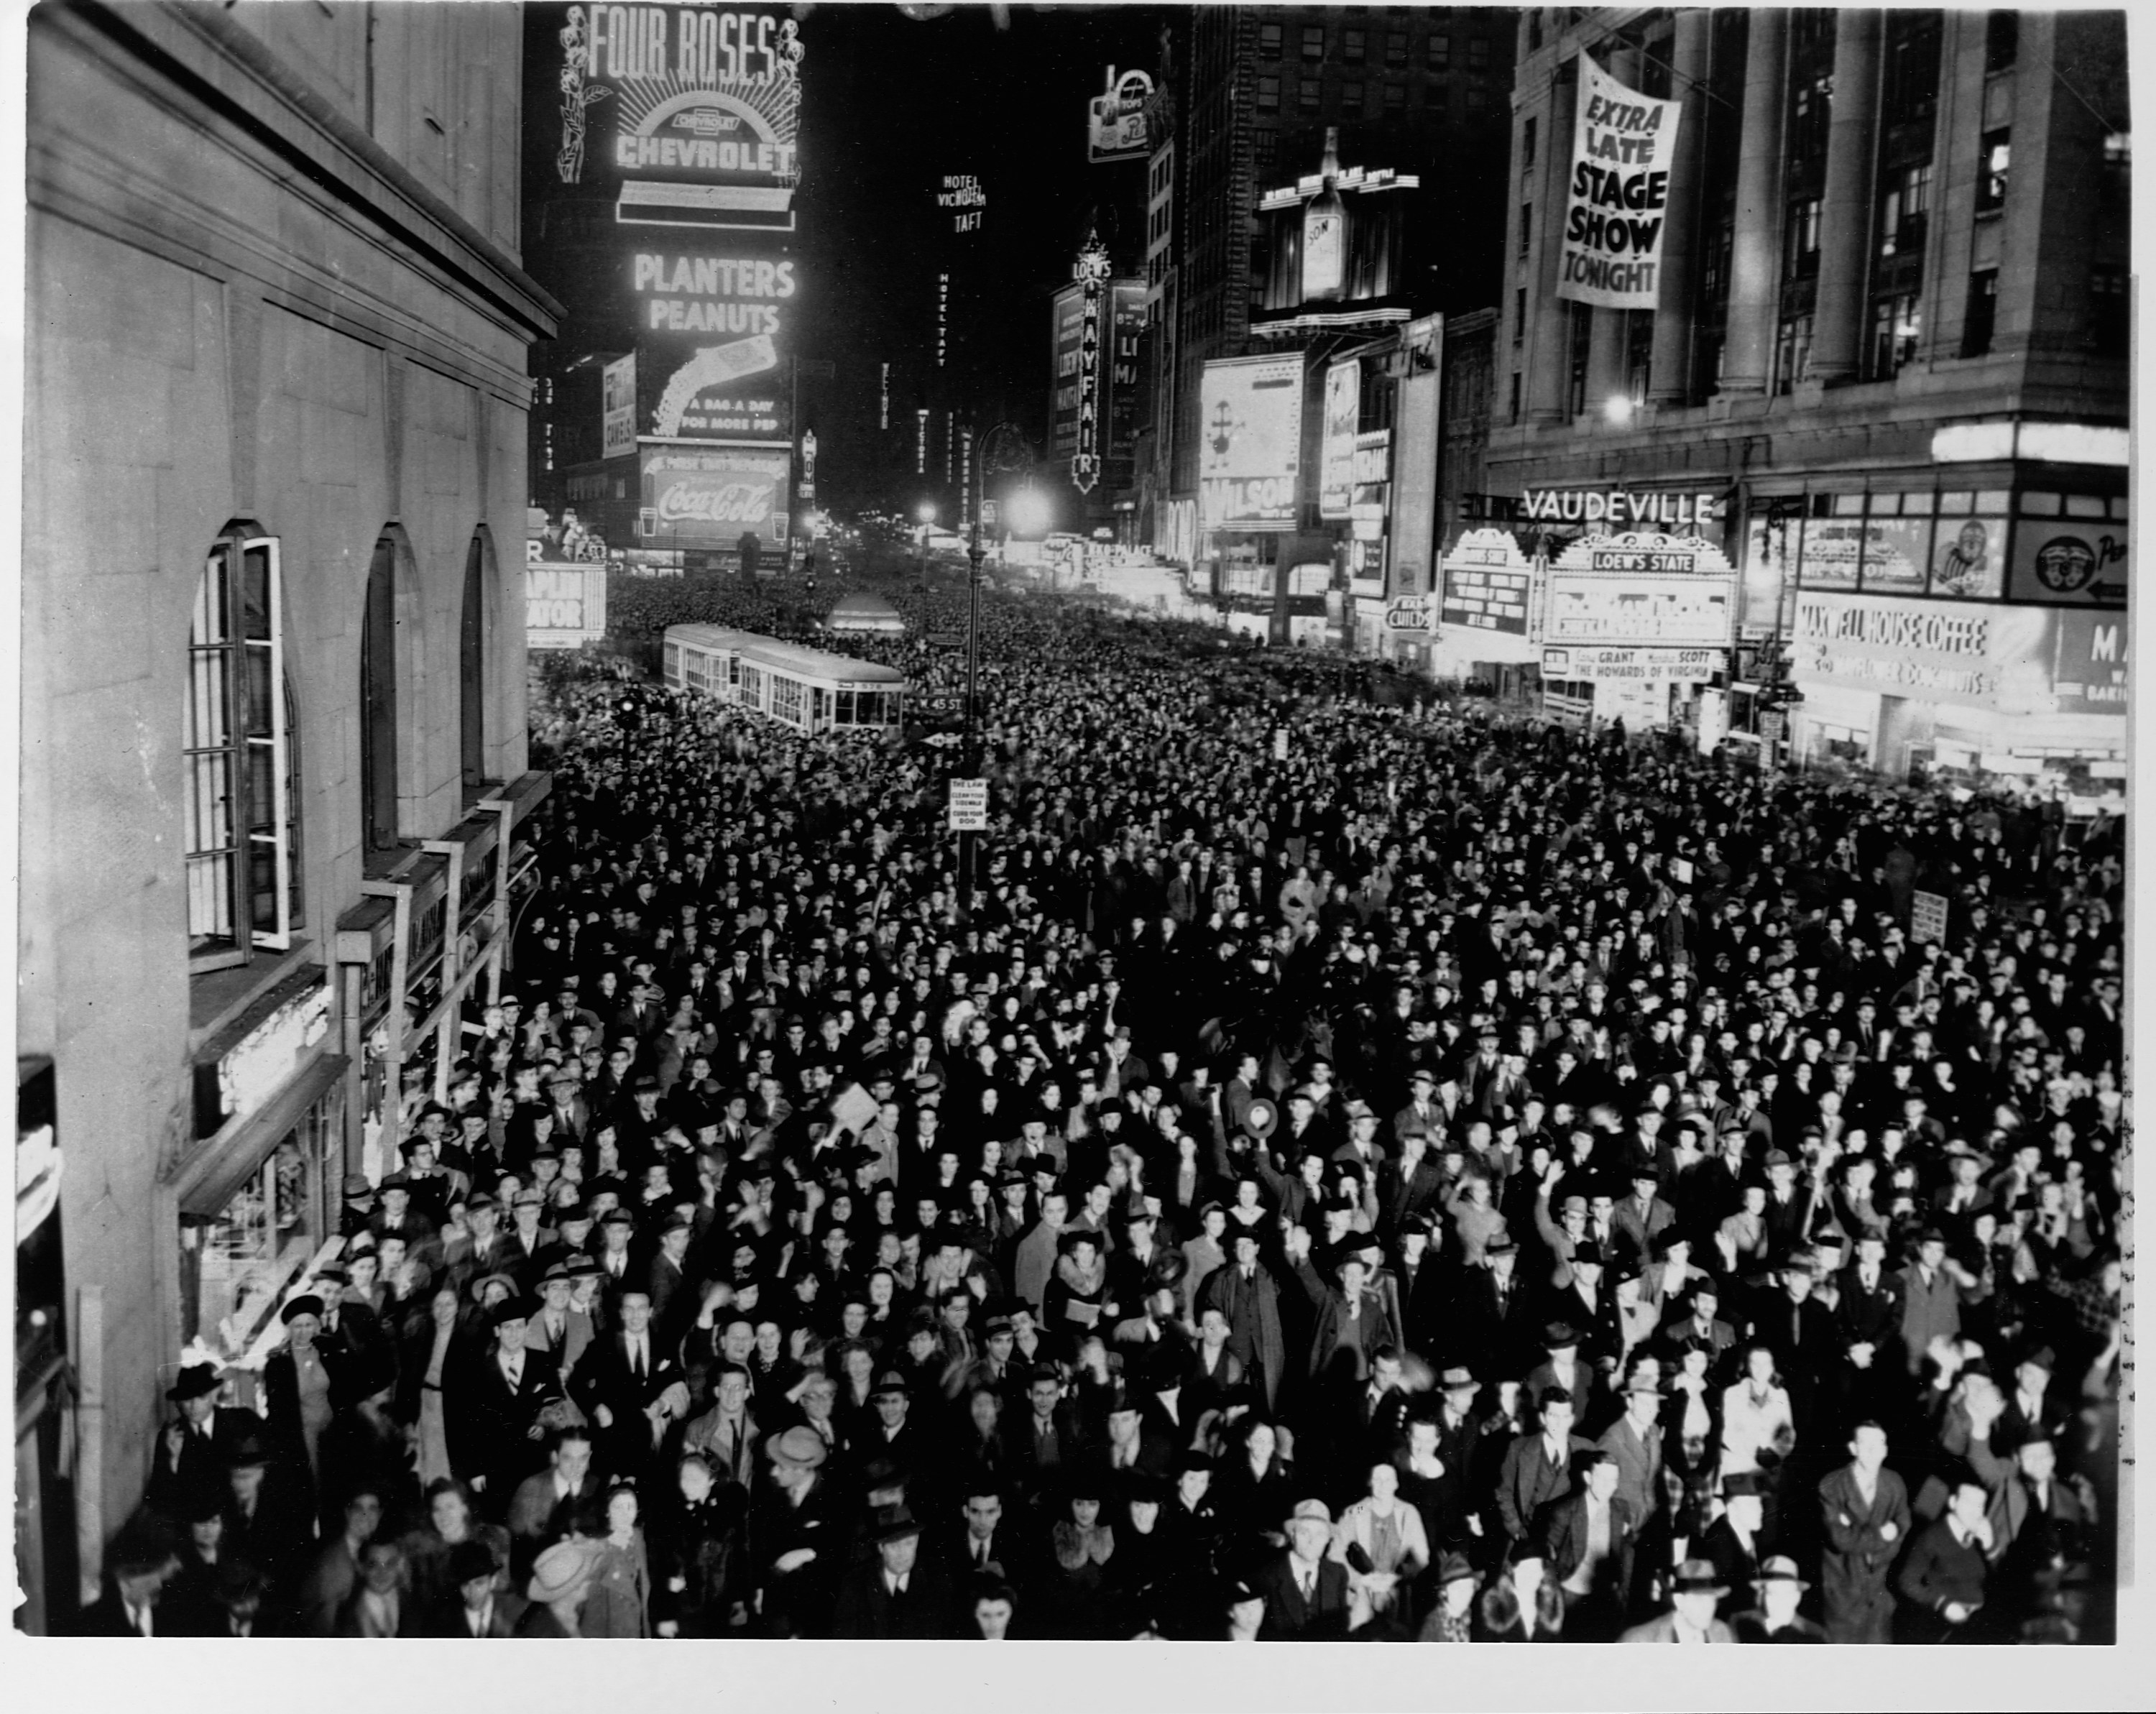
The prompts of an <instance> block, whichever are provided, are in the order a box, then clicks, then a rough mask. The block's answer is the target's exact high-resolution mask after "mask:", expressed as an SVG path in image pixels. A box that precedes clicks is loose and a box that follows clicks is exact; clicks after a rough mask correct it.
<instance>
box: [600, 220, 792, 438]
mask: <svg viewBox="0 0 2156 1714" xmlns="http://www.w3.org/2000/svg"><path fill="white" fill-rule="evenodd" d="M794 291H795V278H794V264H793V261H792V259H790V258H788V257H784V256H775V255H742V254H711V253H710V252H708V251H706V250H705V249H702V247H699V248H698V249H696V250H695V251H691V250H689V249H675V248H672V247H667V248H660V247H657V246H646V247H643V248H639V249H636V250H634V252H632V253H631V254H630V257H629V293H630V297H631V300H632V303H633V305H634V308H633V310H632V314H633V315H634V317H635V326H636V330H637V346H638V352H639V356H640V357H641V358H642V360H643V361H642V362H640V363H639V364H638V365H637V367H636V375H637V380H638V386H639V394H640V401H639V402H640V404H641V407H642V408H641V410H640V413H639V420H640V421H641V422H642V423H644V425H645V426H644V430H643V432H644V434H649V435H654V436H656V437H658V438H659V439H666V440H673V439H687V440H769V441H773V442H779V443H783V442H786V441H788V440H790V439H792V438H793V434H792V431H793V424H792V421H791V417H792V410H791V406H792V397H791V395H792V387H791V384H790V383H791V380H792V376H791V373H790V367H791V356H792V353H791V347H790V335H791V331H792V329H791V317H792V309H793V295H794Z"/></svg>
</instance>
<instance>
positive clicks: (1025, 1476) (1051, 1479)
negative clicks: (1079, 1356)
mask: <svg viewBox="0 0 2156 1714" xmlns="http://www.w3.org/2000/svg"><path fill="white" fill-rule="evenodd" d="M1003 1433H1004V1444H1005V1445H1006V1446H1007V1447H1008V1448H1009V1469H1010V1470H1011V1472H1012V1474H1013V1477H1014V1481H1016V1483H1017V1485H1018V1487H1019V1492H1020V1493H1021V1494H1022V1495H1023V1496H1024V1497H1026V1498H1027V1499H1029V1500H1033V1499H1038V1498H1039V1496H1040V1495H1041V1494H1042V1493H1043V1492H1045V1491H1046V1490H1047V1489H1048V1488H1050V1486H1052V1485H1053V1484H1054V1483H1055V1481H1056V1480H1057V1479H1058V1478H1059V1477H1060V1475H1062V1473H1063V1472H1064V1471H1065V1469H1066V1468H1068V1467H1069V1466H1071V1465H1075V1464H1076V1463H1077V1462H1078V1461H1079V1460H1081V1459H1082V1458H1083V1457H1084V1456H1085V1455H1086V1450H1087V1447H1088V1444H1089V1437H1088V1435H1087V1434H1086V1431H1085V1429H1084V1428H1083V1426H1082V1425H1081V1424H1080V1422H1079V1419H1078V1411H1077V1408H1076V1406H1075V1405H1074V1404H1070V1402H1069V1401H1067V1400H1066V1399H1065V1398H1064V1397H1063V1381H1062V1378H1061V1377H1060V1375H1058V1374H1057V1373H1056V1372H1055V1370H1054V1369H1053V1368H1039V1369H1035V1370H1034V1373H1033V1378H1031V1379H1030V1380H1029V1381H1028V1382H1027V1383H1026V1409H1024V1410H1023V1411H1012V1412H1010V1413H1009V1414H1006V1415H1005V1416H1004V1419H1003Z"/></svg>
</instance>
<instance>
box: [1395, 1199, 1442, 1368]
mask: <svg viewBox="0 0 2156 1714" xmlns="http://www.w3.org/2000/svg"><path fill="white" fill-rule="evenodd" d="M1430 1237H1431V1230H1430V1217H1429V1216H1428V1215H1427V1214H1409V1215H1408V1216H1407V1217H1406V1218H1405V1219H1404V1220H1403V1221H1402V1222H1401V1223H1400V1236H1399V1249H1398V1250H1397V1251H1396V1253H1395V1255H1394V1260H1393V1265H1392V1270H1391V1272H1392V1277H1393V1283H1394V1287H1395V1290H1396V1291H1397V1294H1398V1296H1399V1310H1400V1334H1401V1337H1403V1338H1404V1339H1405V1340H1406V1342H1407V1347H1408V1349H1409V1350H1410V1351H1412V1352H1414V1353H1415V1355H1416V1356H1418V1357H1421V1358H1422V1359H1423V1360H1424V1362H1432V1361H1435V1359H1436V1357H1438V1356H1439V1355H1440V1353H1439V1351H1438V1347H1439V1345H1440V1343H1441V1342H1443V1340H1444V1337H1445V1321H1446V1320H1447V1319H1448V1316H1449V1312H1450V1310H1451V1307H1452V1300H1453V1296H1454V1291H1453V1287H1454V1285H1455V1281H1454V1280H1453V1279H1451V1278H1450V1277H1449V1274H1450V1270H1448V1269H1447V1268H1446V1267H1445V1265H1443V1264H1442V1263H1440V1260H1438V1257H1437V1255H1436V1252H1435V1249H1434V1247H1433V1246H1432V1244H1431V1243H1430Z"/></svg>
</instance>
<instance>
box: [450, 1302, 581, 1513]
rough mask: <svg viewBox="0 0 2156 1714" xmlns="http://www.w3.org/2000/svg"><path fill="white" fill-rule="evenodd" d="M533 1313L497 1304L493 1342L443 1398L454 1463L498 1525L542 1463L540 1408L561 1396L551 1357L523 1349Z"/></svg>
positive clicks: (456, 1374)
mask: <svg viewBox="0 0 2156 1714" xmlns="http://www.w3.org/2000/svg"><path fill="white" fill-rule="evenodd" d="M527 1313H528V1311H527V1310H526V1306H525V1305H524V1303H523V1302H522V1301H521V1300H519V1299H516V1298H510V1299H508V1300H506V1301H503V1302H501V1303H498V1304H496V1305H495V1306H494V1310H493V1311H492V1314H491V1316H490V1321H491V1323H492V1326H493V1332H494V1340H493V1342H492V1343H491V1344H490V1345H489V1346H488V1347H486V1349H485V1351H484V1352H480V1354H478V1355H477V1356H476V1357H474V1358H472V1359H471V1360H470V1361H469V1362H465V1363H464V1364H463V1365H462V1366H460V1367H459V1368H455V1369H453V1370H451V1371H449V1373H450V1376H451V1377H452V1378H453V1380H454V1384H449V1385H445V1387H444V1392H443V1394H442V1412H443V1416H444V1419H445V1424H444V1425H445V1426H446V1428H447V1429H448V1431H449V1460H450V1463H451V1464H452V1465H454V1467H455V1468H456V1469H457V1470H460V1471H464V1472H467V1473H468V1474H469V1476H470V1481H471V1485H472V1487H473V1489H474V1491H475V1492H476V1493H477V1494H478V1495H479V1496H480V1511H482V1512H484V1513H485V1515H486V1516H487V1517H488V1518H489V1519H490V1521H492V1522H497V1523H498V1522H500V1521H501V1519H502V1518H503V1517H504V1516H506V1513H507V1512H508V1510H509V1502H510V1501H511V1498H512V1497H513V1496H515V1494H516V1485H517V1484H518V1483H519V1482H521V1481H523V1480H524V1478H525V1477H526V1476H527V1475H530V1474H531V1471H532V1470H533V1469H534V1468H535V1467H536V1465H538V1463H539V1462H540V1439H541V1436H542V1433H543V1430H542V1429H541V1427H540V1424H539V1413H540V1410H541V1409H542V1407H543V1406H544V1405H545V1404H547V1401H548V1400H549V1399H552V1398H560V1397H561V1396H562V1389H561V1378H560V1376H559V1374H558V1373H557V1371H556V1369H555V1368H554V1360H553V1358H552V1357H548V1356H547V1355H546V1354H545V1353H544V1352H536V1351H531V1352H527V1351H526V1350H525V1348H524V1329H525V1325H526V1315H527Z"/></svg>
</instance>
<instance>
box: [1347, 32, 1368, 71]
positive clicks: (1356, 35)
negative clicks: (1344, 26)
mask: <svg viewBox="0 0 2156 1714" xmlns="http://www.w3.org/2000/svg"><path fill="white" fill-rule="evenodd" d="M1368 44H1369V38H1368V35H1366V34H1365V33H1363V31H1361V30H1342V32H1341V33H1340V57H1341V58H1342V59H1346V60H1349V61H1351V62H1353V63H1354V64H1361V63H1362V61H1363V57H1364V55H1365V54H1366V53H1367V52H1368Z"/></svg>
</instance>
